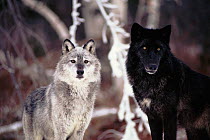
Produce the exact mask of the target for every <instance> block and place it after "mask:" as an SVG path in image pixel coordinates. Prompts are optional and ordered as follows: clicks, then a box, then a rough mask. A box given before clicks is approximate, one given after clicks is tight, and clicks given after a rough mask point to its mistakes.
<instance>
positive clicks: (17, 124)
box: [0, 121, 23, 135]
mask: <svg viewBox="0 0 210 140" xmlns="http://www.w3.org/2000/svg"><path fill="white" fill-rule="evenodd" d="M22 127H23V125H22V122H20V121H19V122H15V123H12V124H9V125H5V126H1V127H0V135H1V134H4V133H8V132H13V131H18V130H20V129H22Z"/></svg>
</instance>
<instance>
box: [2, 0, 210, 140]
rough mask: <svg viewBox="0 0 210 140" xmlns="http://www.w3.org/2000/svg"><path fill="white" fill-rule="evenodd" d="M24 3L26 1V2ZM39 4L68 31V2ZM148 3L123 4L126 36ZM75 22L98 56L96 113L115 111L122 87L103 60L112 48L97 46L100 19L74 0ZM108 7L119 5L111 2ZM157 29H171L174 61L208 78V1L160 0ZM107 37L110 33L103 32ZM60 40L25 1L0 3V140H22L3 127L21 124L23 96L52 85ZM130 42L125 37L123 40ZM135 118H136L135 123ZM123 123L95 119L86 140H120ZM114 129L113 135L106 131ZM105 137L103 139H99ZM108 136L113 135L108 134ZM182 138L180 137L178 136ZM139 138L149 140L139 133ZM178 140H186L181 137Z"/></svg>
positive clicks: (143, 18) (93, 8)
mask: <svg viewBox="0 0 210 140" xmlns="http://www.w3.org/2000/svg"><path fill="white" fill-rule="evenodd" d="M26 1H27V0H26ZM33 1H36V2H42V3H43V4H45V6H47V7H48V8H49V9H51V10H52V11H53V12H54V13H55V14H56V15H57V16H58V17H59V19H60V20H61V21H62V22H63V23H64V25H65V27H66V28H67V30H68V28H69V26H70V25H72V23H73V21H72V17H71V11H72V1H71V0H59V1H58V0H33ZM151 1H152V0H128V1H127V2H126V1H125V2H124V3H126V4H125V6H124V7H120V8H123V10H124V11H125V14H124V15H122V17H123V18H121V21H122V22H124V26H123V28H124V29H125V30H126V31H127V32H130V28H131V26H132V24H133V23H134V22H138V23H139V24H141V25H142V26H145V27H146V25H147V21H148V16H149V14H150V12H149V11H148V6H150V4H151ZM79 2H80V3H82V5H81V7H80V8H79V13H80V17H83V18H85V20H86V21H85V22H84V23H81V25H80V26H78V30H77V33H76V40H77V42H78V43H79V44H83V43H84V42H86V41H87V40H89V39H90V38H93V39H94V40H96V43H97V54H98V57H99V59H100V61H101V63H102V85H101V91H100V95H98V96H97V101H96V106H95V107H96V109H99V108H104V107H107V108H118V106H119V103H120V100H121V97H122V90H121V89H120V88H119V87H122V85H121V83H120V80H119V79H115V78H112V73H111V72H112V70H111V67H110V65H109V60H108V58H107V55H108V52H109V50H110V48H111V39H110V38H108V43H107V44H105V43H103V42H102V36H101V30H102V27H101V23H104V20H103V17H102V16H101V13H100V11H99V9H98V7H97V5H96V4H94V3H95V2H94V0H90V2H86V1H82V0H79ZM111 2H119V1H118V0H113V1H111ZM159 4H160V8H159V11H158V12H159V14H160V17H159V23H158V27H164V26H165V25H168V24H171V25H172V36H171V43H170V46H171V49H172V52H173V53H174V54H175V56H176V57H178V58H179V59H181V60H182V61H183V62H185V63H186V64H188V65H189V66H190V67H191V68H192V69H194V70H196V71H198V72H200V73H202V74H205V75H208V76H210V1H209V0H193V1H192V0H160V1H159ZM107 36H108V37H109V36H110V33H109V32H107ZM62 41H63V38H62V37H60V36H59V35H58V33H57V32H56V31H55V29H54V28H53V27H52V25H51V24H50V23H49V22H48V21H47V20H46V17H43V16H42V15H40V14H39V13H38V12H37V11H35V10H33V9H31V8H29V7H28V6H26V5H25V4H24V0H0V139H1V140H21V139H23V133H22V129H21V128H18V129H14V130H12V131H6V132H1V128H2V127H3V126H6V125H9V124H13V123H14V122H19V121H21V115H22V105H23V102H24V100H25V98H26V97H27V95H28V94H29V93H30V92H31V91H32V90H34V89H35V88H37V87H40V86H45V85H47V84H49V83H50V81H51V80H52V74H53V71H54V68H55V66H56V63H57V62H58V60H59V57H60V55H61V43H62ZM125 42H127V43H129V38H128V39H126V40H125ZM136 119H138V118H136ZM124 128H125V122H120V121H119V120H118V117H117V115H116V114H112V115H107V116H103V117H99V118H94V119H93V120H92V121H91V124H90V127H89V129H88V130H87V132H86V135H85V139H86V140H95V139H100V140H103V139H104V140H105V139H106V140H109V139H110V140H114V139H120V135H118V134H117V133H115V130H117V131H118V132H120V133H123V131H124ZM107 130H113V131H109V132H108V131H107ZM104 132H107V134H106V135H108V134H109V136H108V137H105V136H103V137H102V135H101V134H104ZM110 133H111V134H112V135H110ZM183 135H184V134H183ZM139 137H140V138H141V139H150V136H149V135H148V134H145V133H140V134H139ZM180 139H185V136H183V137H181V138H180Z"/></svg>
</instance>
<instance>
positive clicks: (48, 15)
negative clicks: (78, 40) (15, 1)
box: [22, 0, 69, 40]
mask: <svg viewBox="0 0 210 140" xmlns="http://www.w3.org/2000/svg"><path fill="white" fill-rule="evenodd" d="M22 2H23V3H24V4H25V5H26V6H28V7H30V8H31V9H32V10H34V11H36V12H37V13H39V14H40V15H42V16H43V17H44V18H45V19H46V20H47V21H48V22H49V23H50V25H51V26H52V27H53V29H54V30H55V31H56V33H57V34H58V36H59V38H60V40H64V39H66V38H69V32H68V28H67V27H66V25H65V24H64V23H63V22H62V21H61V20H60V18H59V17H58V16H57V15H56V14H55V13H54V12H53V11H52V10H50V9H49V8H48V7H47V6H46V5H44V3H42V2H41V1H36V0H22Z"/></svg>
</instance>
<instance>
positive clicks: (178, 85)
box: [126, 23, 210, 140]
mask: <svg viewBox="0 0 210 140" xmlns="http://www.w3.org/2000/svg"><path fill="white" fill-rule="evenodd" d="M170 34H171V26H170V25H168V26H166V27H164V28H162V29H146V28H143V27H141V26H140V25H139V24H137V23H134V24H133V26H132V29H131V44H130V48H129V52H128V58H127V62H126V68H127V73H128V78H129V81H130V83H131V85H132V87H133V91H134V94H135V98H136V100H137V102H138V104H139V106H140V107H141V109H142V110H143V111H144V112H145V113H146V114H147V116H148V120H149V125H150V128H151V133H152V139H153V140H162V137H163V135H162V133H163V132H164V139H165V140H175V139H176V131H177V123H179V124H180V125H182V126H183V127H184V128H185V129H186V133H187V137H188V140H210V78H209V77H207V76H205V75H202V74H199V73H197V72H195V71H193V70H191V69H190V68H189V67H188V66H187V65H185V64H184V63H183V62H181V61H180V60H178V59H177V58H176V57H174V55H173V54H172V53H171V51H170V47H169V40H170Z"/></svg>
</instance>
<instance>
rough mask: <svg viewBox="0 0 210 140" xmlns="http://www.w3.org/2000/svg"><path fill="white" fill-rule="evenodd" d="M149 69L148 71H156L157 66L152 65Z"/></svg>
mask: <svg viewBox="0 0 210 140" xmlns="http://www.w3.org/2000/svg"><path fill="white" fill-rule="evenodd" d="M149 69H150V70H157V65H154V64H152V65H149Z"/></svg>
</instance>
